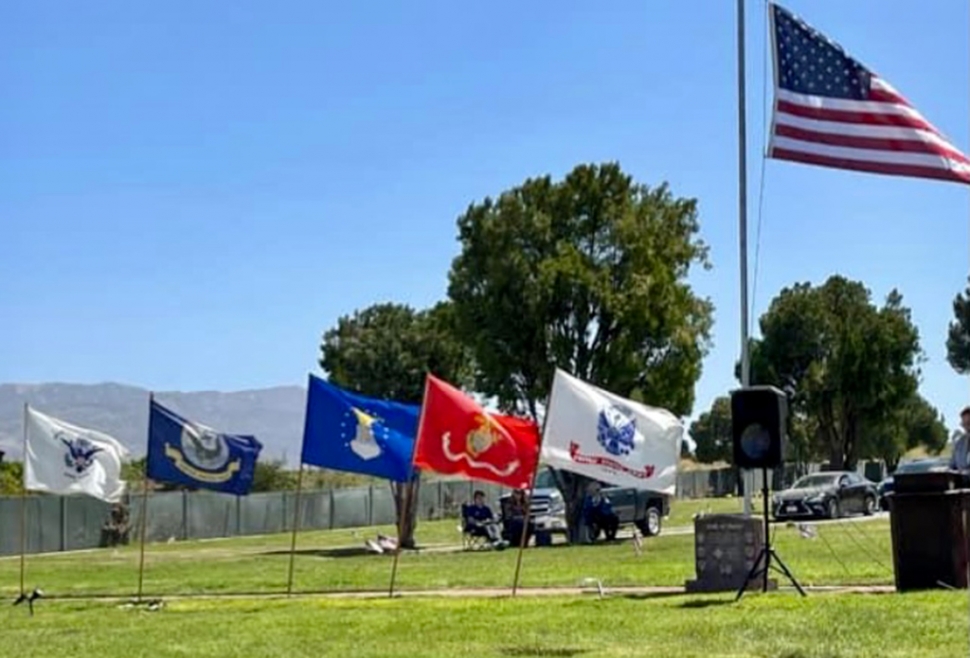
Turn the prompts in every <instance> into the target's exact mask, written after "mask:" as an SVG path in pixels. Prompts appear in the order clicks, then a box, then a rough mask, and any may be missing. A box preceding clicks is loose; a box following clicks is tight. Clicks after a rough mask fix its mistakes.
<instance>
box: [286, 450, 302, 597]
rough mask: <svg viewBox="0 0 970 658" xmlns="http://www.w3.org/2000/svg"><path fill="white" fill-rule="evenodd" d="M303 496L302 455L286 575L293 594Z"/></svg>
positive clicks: (289, 594)
mask: <svg viewBox="0 0 970 658" xmlns="http://www.w3.org/2000/svg"><path fill="white" fill-rule="evenodd" d="M302 496H303V457H302V454H301V457H300V472H299V474H298V475H297V476H296V502H295V504H294V505H293V537H292V538H291V539H290V569H289V574H288V575H287V577H286V595H287V596H292V595H293V563H294V560H295V559H296V533H297V532H299V530H300V503H301V498H302Z"/></svg>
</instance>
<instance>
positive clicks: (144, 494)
mask: <svg viewBox="0 0 970 658" xmlns="http://www.w3.org/2000/svg"><path fill="white" fill-rule="evenodd" d="M138 525H139V526H140V527H139V528H138V534H139V539H138V543H139V547H138V596H137V597H136V599H135V600H136V602H138V603H141V597H142V591H143V589H142V587H143V585H144V583H145V532H146V529H147V528H148V458H147V457H146V458H145V473H144V474H143V477H142V485H141V518H140V519H139V524H138Z"/></svg>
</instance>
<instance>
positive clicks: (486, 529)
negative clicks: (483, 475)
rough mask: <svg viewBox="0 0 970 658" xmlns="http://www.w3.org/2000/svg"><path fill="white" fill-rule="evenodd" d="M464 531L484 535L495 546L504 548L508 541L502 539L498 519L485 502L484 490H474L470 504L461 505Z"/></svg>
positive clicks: (479, 535)
mask: <svg viewBox="0 0 970 658" xmlns="http://www.w3.org/2000/svg"><path fill="white" fill-rule="evenodd" d="M461 517H462V523H463V524H464V531H465V532H467V533H468V534H470V535H474V536H476V537H486V538H487V539H488V540H489V543H490V544H491V545H492V546H493V547H495V548H505V547H506V546H508V542H506V541H505V540H504V539H502V534H501V532H500V531H499V526H498V521H497V520H496V519H495V515H494V514H493V513H492V508H491V507H489V506H488V505H486V504H485V492H484V491H476V492H475V493H474V494H473V495H472V502H471V504H466V505H462V507H461Z"/></svg>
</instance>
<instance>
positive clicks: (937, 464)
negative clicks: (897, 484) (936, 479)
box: [876, 457, 950, 510]
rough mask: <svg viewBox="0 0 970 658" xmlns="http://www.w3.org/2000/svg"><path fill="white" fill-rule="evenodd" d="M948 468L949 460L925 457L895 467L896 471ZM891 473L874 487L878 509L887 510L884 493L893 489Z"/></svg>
mask: <svg viewBox="0 0 970 658" xmlns="http://www.w3.org/2000/svg"><path fill="white" fill-rule="evenodd" d="M949 468H950V462H949V460H948V459H946V458H941V457H927V458H925V459H914V460H913V461H909V462H903V463H902V464H900V465H899V466H897V467H896V470H895V471H894V472H893V475H896V473H935V472H939V471H946V470H949ZM893 475H890V476H889V477H887V478H885V479H884V480H883V481H882V482H880V483H879V485H878V486H877V487H876V495H878V496H879V509H883V510H888V509H889V501H888V499H887V498H886V495H887V494H889V493H892V491H893Z"/></svg>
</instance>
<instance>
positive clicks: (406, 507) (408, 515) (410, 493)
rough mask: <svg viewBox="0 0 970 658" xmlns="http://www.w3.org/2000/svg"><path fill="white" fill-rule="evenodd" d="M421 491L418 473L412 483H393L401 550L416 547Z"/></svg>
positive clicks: (392, 488)
mask: <svg viewBox="0 0 970 658" xmlns="http://www.w3.org/2000/svg"><path fill="white" fill-rule="evenodd" d="M420 491H421V476H420V474H418V473H415V475H414V478H413V479H412V480H411V481H410V482H391V494H392V495H393V496H394V512H395V516H396V521H397V528H398V541H399V542H400V543H399V545H400V547H401V548H414V547H415V542H414V530H415V528H417V527H418V494H419V493H420Z"/></svg>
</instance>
